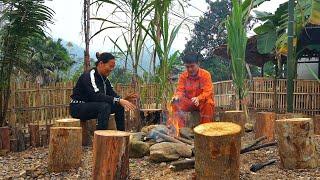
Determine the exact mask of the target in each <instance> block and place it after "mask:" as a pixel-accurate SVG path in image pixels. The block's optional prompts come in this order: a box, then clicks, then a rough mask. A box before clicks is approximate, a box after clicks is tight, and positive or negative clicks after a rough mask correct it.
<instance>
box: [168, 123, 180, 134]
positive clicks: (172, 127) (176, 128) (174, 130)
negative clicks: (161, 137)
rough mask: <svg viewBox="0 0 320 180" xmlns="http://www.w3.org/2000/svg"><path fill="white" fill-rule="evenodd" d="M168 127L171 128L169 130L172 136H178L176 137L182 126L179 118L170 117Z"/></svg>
mask: <svg viewBox="0 0 320 180" xmlns="http://www.w3.org/2000/svg"><path fill="white" fill-rule="evenodd" d="M167 127H168V128H169V131H170V132H169V134H170V135H171V136H176V137H178V136H179V130H180V127H179V122H178V120H177V119H175V118H169V120H168V121H167Z"/></svg>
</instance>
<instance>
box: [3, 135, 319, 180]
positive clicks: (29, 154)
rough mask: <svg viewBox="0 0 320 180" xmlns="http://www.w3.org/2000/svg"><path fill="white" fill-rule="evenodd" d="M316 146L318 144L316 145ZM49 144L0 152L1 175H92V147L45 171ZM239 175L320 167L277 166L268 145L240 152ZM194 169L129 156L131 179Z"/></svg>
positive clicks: (303, 173)
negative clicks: (76, 161) (57, 169)
mask: <svg viewBox="0 0 320 180" xmlns="http://www.w3.org/2000/svg"><path fill="white" fill-rule="evenodd" d="M253 139H254V133H252V132H250V133H246V134H245V136H244V137H243V138H242V143H247V142H250V141H251V140H253ZM315 140H316V144H317V145H320V136H317V137H316V138H315ZM318 149H319V148H318ZM47 158H48V148H43V147H42V148H33V149H29V150H27V151H24V152H19V153H9V154H7V155H6V156H2V157H1V156H0V179H91V171H92V166H91V165H92V148H91V147H86V148H84V154H83V158H82V166H81V167H80V168H78V169H74V170H71V171H68V172H63V173H48V171H47ZM240 158H241V159H240V179H254V180H256V179H259V180H260V179H261V180H264V179H266V180H271V179H288V180H289V179H290V180H292V179H303V180H305V179H306V180H308V179H310V180H313V179H320V168H316V169H309V170H306V169H301V170H284V169H281V168H280V165H279V157H278V152H277V149H276V148H275V147H268V148H264V149H260V150H256V151H253V152H249V153H245V154H241V156H240ZM274 158H275V159H277V160H278V161H277V162H276V163H275V164H274V165H271V166H268V167H265V168H264V169H262V170H260V171H258V172H256V173H253V172H251V171H250V170H249V169H250V166H251V165H252V164H253V163H257V162H264V161H267V160H269V159H274ZM193 173H194V169H192V170H184V171H180V172H173V171H171V169H170V168H169V163H161V164H158V163H153V162H150V161H149V160H148V157H144V158H141V159H130V179H135V180H140V179H141V180H142V179H143V180H157V179H161V180H182V179H183V180H184V179H192V177H193Z"/></svg>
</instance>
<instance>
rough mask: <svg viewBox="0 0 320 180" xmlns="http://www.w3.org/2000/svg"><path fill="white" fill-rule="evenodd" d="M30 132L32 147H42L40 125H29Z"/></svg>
mask: <svg viewBox="0 0 320 180" xmlns="http://www.w3.org/2000/svg"><path fill="white" fill-rule="evenodd" d="M28 130H29V134H30V146H32V147H39V146H40V128H39V124H29V125H28Z"/></svg>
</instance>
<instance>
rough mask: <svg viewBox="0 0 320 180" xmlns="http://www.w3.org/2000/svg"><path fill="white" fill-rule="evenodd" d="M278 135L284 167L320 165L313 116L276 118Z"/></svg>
mask: <svg viewBox="0 0 320 180" xmlns="http://www.w3.org/2000/svg"><path fill="white" fill-rule="evenodd" d="M276 137H277V140H278V149H279V156H280V162H281V163H280V164H281V166H282V167H283V168H285V169H307V168H315V167H317V166H318V161H319V157H318V154H317V151H316V146H315V143H314V129H313V122H312V119H311V118H293V119H282V120H276Z"/></svg>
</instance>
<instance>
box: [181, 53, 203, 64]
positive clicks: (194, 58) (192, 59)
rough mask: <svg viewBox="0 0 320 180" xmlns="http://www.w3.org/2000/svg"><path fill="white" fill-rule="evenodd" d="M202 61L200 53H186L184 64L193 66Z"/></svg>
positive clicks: (183, 59)
mask: <svg viewBox="0 0 320 180" xmlns="http://www.w3.org/2000/svg"><path fill="white" fill-rule="evenodd" d="M199 60H200V56H199V54H198V53H193V52H192V53H186V54H185V55H184V56H183V58H182V61H183V63H184V64H192V63H199Z"/></svg>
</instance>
